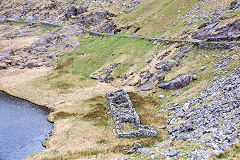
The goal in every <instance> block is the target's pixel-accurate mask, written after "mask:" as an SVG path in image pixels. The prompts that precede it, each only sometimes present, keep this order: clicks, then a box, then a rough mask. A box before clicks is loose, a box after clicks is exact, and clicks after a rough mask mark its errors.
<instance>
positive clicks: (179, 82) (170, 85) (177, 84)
mask: <svg viewBox="0 0 240 160" xmlns="http://www.w3.org/2000/svg"><path fill="white" fill-rule="evenodd" d="M192 81H193V79H192V77H191V76H188V75H181V76H178V77H177V78H175V79H173V80H171V81H170V82H163V83H162V84H160V86H159V87H160V88H163V89H168V90H176V89H180V88H183V87H186V86H188V85H189V84H190V83H191V82H192Z"/></svg>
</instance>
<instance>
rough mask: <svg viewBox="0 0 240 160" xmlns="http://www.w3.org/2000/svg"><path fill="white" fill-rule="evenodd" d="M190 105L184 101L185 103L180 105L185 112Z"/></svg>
mask: <svg viewBox="0 0 240 160" xmlns="http://www.w3.org/2000/svg"><path fill="white" fill-rule="evenodd" d="M190 106H191V103H185V104H184V105H183V106H182V110H183V111H185V112H186V111H187V110H188V109H189V107H190Z"/></svg>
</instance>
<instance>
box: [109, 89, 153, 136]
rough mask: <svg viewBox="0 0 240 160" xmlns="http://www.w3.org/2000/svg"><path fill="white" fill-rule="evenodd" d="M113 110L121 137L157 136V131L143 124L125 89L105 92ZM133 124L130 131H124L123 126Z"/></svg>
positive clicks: (117, 131)
mask: <svg viewBox="0 0 240 160" xmlns="http://www.w3.org/2000/svg"><path fill="white" fill-rule="evenodd" d="M105 96H106V98H107V100H108V104H109V110H110V112H111V115H112V118H113V121H114V128H115V130H116V134H117V135H118V136H119V138H139V137H156V135H157V133H156V131H154V130H153V129H152V127H151V126H149V125H141V123H140V119H139V116H138V114H137V112H136V111H135V109H134V108H133V105H132V102H131V100H130V98H129V96H128V94H127V93H126V92H125V91H124V90H117V91H115V92H108V93H106V94H105ZM126 125H130V126H132V128H136V129H131V130H130V131H122V130H121V127H124V126H126Z"/></svg>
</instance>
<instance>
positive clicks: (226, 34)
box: [192, 19, 240, 41]
mask: <svg viewBox="0 0 240 160" xmlns="http://www.w3.org/2000/svg"><path fill="white" fill-rule="evenodd" d="M220 23H221V22H220V20H219V19H213V20H212V21H209V22H207V23H203V24H202V25H200V26H199V27H198V29H200V30H199V31H198V32H196V33H194V34H193V35H192V38H193V39H199V40H208V41H232V40H239V39H240V20H236V21H235V22H233V23H230V24H228V25H227V26H225V27H223V28H219V29H218V27H219V25H220ZM213 32H218V33H217V34H212V33H213Z"/></svg>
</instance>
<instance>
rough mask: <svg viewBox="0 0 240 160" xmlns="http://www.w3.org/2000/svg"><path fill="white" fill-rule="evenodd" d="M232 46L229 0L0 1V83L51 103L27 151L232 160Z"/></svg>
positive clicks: (237, 51) (238, 13)
mask: <svg viewBox="0 0 240 160" xmlns="http://www.w3.org/2000/svg"><path fill="white" fill-rule="evenodd" d="M239 56H240V1H238V0H119V1H113V0H69V1H68V0H67V1H62V0H51V1H45V0H18V1H15V0H11V1H9V0H1V2H0V74H1V76H0V90H3V91H6V92H8V93H10V94H12V95H14V96H18V97H21V98H24V99H27V100H29V101H31V102H34V103H36V104H39V105H44V106H47V107H48V108H50V109H52V110H53V112H51V113H50V114H49V117H48V119H49V121H51V122H53V123H54V129H53V131H52V135H51V137H50V138H48V139H47V140H46V141H45V142H44V143H43V145H44V146H46V150H44V151H42V152H40V153H37V154H35V155H32V156H29V157H26V159H43V160H44V159H45V160H47V159H49V160H50V159H51V160H52V159H56V160H59V159H64V160H65V159H139V160H140V159H167V160H174V159H181V160H183V159H194V160H195V159H196V160H208V159H213V160H215V159H224V160H232V159H234V160H235V159H236V160H238V159H240V144H239V140H240V57H239ZM119 89H123V90H121V94H123V95H124V96H122V98H120V99H118V102H119V103H125V102H126V101H124V100H125V99H127V101H128V103H129V104H130V106H131V107H133V108H134V109H132V108H130V110H127V111H126V112H127V115H128V116H129V117H131V115H134V116H135V120H136V119H137V120H136V121H137V122H140V121H141V125H143V126H144V127H150V128H151V131H154V132H151V133H156V135H155V134H153V135H154V136H146V135H145V136H143V135H140V136H139V137H138V136H136V137H131V138H124V137H122V138H121V137H119V134H118V131H116V130H117V129H121V130H123V131H126V132H132V131H134V130H137V129H136V126H131V125H128V123H126V124H124V125H122V126H120V128H118V127H116V119H114V114H115V112H114V114H113V112H111V111H112V110H111V105H110V104H109V102H110V101H111V93H112V94H118V92H114V91H119ZM122 91H123V92H122ZM126 94H127V95H126ZM106 95H108V96H106ZM106 97H107V98H106ZM109 97H110V98H109ZM123 101H124V102H123ZM118 102H115V103H116V104H117V103H118ZM117 116H118V115H117ZM117 116H116V117H117ZM120 116H121V115H120ZM129 117H126V119H128V118H129ZM136 117H137V118H136ZM138 117H139V121H138ZM120 118H121V117H120Z"/></svg>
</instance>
